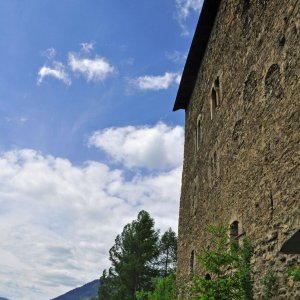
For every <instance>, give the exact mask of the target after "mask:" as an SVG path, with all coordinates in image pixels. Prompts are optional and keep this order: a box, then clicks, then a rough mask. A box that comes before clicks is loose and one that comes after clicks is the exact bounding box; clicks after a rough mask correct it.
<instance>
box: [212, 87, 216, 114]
mask: <svg viewBox="0 0 300 300" xmlns="http://www.w3.org/2000/svg"><path fill="white" fill-rule="evenodd" d="M216 108H217V93H216V90H215V89H214V88H213V89H212V91H211V119H213V117H214V115H215V113H216Z"/></svg>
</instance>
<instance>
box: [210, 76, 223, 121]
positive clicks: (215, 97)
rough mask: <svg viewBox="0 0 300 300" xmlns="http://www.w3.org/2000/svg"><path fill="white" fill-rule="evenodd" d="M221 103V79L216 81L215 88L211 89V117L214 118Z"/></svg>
mask: <svg viewBox="0 0 300 300" xmlns="http://www.w3.org/2000/svg"><path fill="white" fill-rule="evenodd" d="M220 103H221V92H220V79H219V77H217V79H216V80H215V81H214V85H213V88H212V90H211V119H213V117H214V115H215V112H216V109H217V107H219V106H220Z"/></svg>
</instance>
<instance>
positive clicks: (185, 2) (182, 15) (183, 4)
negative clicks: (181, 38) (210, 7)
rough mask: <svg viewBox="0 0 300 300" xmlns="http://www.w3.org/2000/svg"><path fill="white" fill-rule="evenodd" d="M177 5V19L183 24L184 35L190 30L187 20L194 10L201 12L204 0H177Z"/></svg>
mask: <svg viewBox="0 0 300 300" xmlns="http://www.w3.org/2000/svg"><path fill="white" fill-rule="evenodd" d="M175 3H176V7H177V13H178V15H177V19H178V22H179V25H180V26H181V28H182V30H183V32H182V34H183V35H188V34H189V31H188V30H187V28H186V25H185V21H186V19H187V17H188V16H189V15H190V13H191V12H192V11H194V12H197V13H199V12H200V10H201V8H202V5H203V0H175Z"/></svg>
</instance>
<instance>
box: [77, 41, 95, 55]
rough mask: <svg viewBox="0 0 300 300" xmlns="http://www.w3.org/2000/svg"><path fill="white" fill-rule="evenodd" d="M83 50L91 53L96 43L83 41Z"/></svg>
mask: <svg viewBox="0 0 300 300" xmlns="http://www.w3.org/2000/svg"><path fill="white" fill-rule="evenodd" d="M80 46H81V51H82V52H84V53H89V52H91V51H92V50H93V49H94V46H95V43H94V42H93V43H81V44H80Z"/></svg>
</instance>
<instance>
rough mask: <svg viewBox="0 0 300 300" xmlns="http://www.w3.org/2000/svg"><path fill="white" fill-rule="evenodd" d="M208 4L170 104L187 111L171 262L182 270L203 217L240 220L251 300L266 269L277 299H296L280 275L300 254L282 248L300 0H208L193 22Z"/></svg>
mask: <svg viewBox="0 0 300 300" xmlns="http://www.w3.org/2000/svg"><path fill="white" fill-rule="evenodd" d="M208 2H210V4H208ZM212 3H214V4H215V6H214V5H213V4H212ZM219 3H220V6H219V7H218V5H219ZM209 5H213V6H212V7H213V8H214V9H216V8H217V9H216V13H217V15H216V17H215V19H214V20H213V26H212V28H211V30H210V32H209V36H208V40H207V41H208V42H207V43H206V44H205V49H204V50H203V45H202V46H201V47H202V49H200V48H201V47H200V46H199V53H200V52H201V51H202V52H203V51H204V52H203V55H202V54H201V55H202V56H201V59H200V64H199V68H198V69H197V70H196V71H197V73H195V70H192V71H190V70H191V69H192V68H193V57H196V60H197V43H193V44H192V47H191V50H190V54H191V53H192V54H191V55H190V57H188V61H187V64H186V67H185V70H184V73H183V79H182V82H181V85H180V87H179V91H178V95H177V99H176V103H175V108H174V109H175V110H176V109H179V108H184V109H185V110H186V128H185V149H184V168H183V177H182V192H181V201H180V217H179V244H178V268H179V270H180V274H181V276H183V277H187V276H188V274H189V272H190V269H191V264H193V262H192V261H193V256H197V253H198V254H199V249H200V247H201V246H202V245H205V244H206V243H207V242H208V239H207V232H206V228H207V225H208V224H211V223H215V224H217V223H220V222H223V223H227V224H232V223H233V222H235V221H238V234H239V235H240V234H245V235H247V236H248V237H249V239H250V240H251V242H252V244H253V245H254V247H255V251H254V256H253V259H252V270H253V279H254V285H255V286H254V287H255V297H256V299H261V297H262V285H261V278H262V277H263V276H264V275H265V274H266V272H267V271H268V270H269V269H270V270H272V271H274V272H275V273H276V274H277V276H278V278H279V289H278V292H277V295H278V296H277V298H276V299H300V285H299V283H296V282H293V281H292V280H291V279H289V278H288V277H287V275H286V273H285V270H286V269H287V267H288V266H289V265H291V264H292V263H293V262H298V264H299V263H300V259H299V254H296V255H287V254H283V253H281V252H280V249H281V247H282V245H283V244H284V242H285V241H286V240H287V239H288V238H289V237H290V236H291V235H293V234H294V233H295V232H296V231H297V230H299V228H300V84H299V80H300V57H299V51H300V0H286V1H282V0H269V1H268V0H223V1H216V0H206V1H205V2H204V7H203V10H204V11H202V14H201V17H200V19H201V18H205V17H204V14H205V13H206V14H207V15H211V14H212V13H211V11H210V10H209V9H208V7H209ZM205 9H206V11H205ZM212 15H213V14H212ZM202 23H203V22H202ZM202 23H201V22H200V21H199V24H198V27H199V26H200V27H201V26H203V25H202ZM197 30H198V31H196V35H197V34H198V35H199V36H200V40H201V28H200V29H199V28H197ZM197 32H198V33H197ZM198 39H199V37H198ZM195 40H196V41H197V39H196V37H194V41H195ZM199 55H200V54H199ZM198 62H199V61H198ZM193 72H194V74H196V76H195V75H193V74H192V75H191V74H190V73H193ZM193 76H194V80H195V84H193ZM189 82H192V84H191V85H192V88H191V86H189ZM186 90H187V91H188V92H187V93H186V94H184V92H185V91H186ZM182 96H186V97H187V98H185V99H182ZM180 97H181V98H180ZM195 271H196V272H199V271H200V270H199V269H198V268H197V263H196V265H195Z"/></svg>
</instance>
